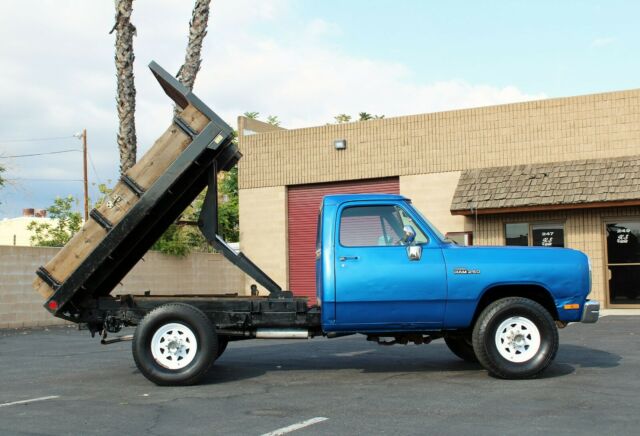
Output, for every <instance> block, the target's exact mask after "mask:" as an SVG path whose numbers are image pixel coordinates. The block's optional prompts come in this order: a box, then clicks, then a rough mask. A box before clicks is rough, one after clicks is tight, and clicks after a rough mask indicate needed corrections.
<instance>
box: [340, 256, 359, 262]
mask: <svg viewBox="0 0 640 436" xmlns="http://www.w3.org/2000/svg"><path fill="white" fill-rule="evenodd" d="M358 259H360V258H359V257H358V256H340V262H344V261H345V260H358Z"/></svg>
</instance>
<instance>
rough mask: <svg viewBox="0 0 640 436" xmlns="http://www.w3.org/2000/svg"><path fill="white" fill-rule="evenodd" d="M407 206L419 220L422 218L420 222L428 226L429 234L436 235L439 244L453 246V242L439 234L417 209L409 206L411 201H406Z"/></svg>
mask: <svg viewBox="0 0 640 436" xmlns="http://www.w3.org/2000/svg"><path fill="white" fill-rule="evenodd" d="M407 206H408V207H410V208H411V210H413V211H414V212H415V213H416V214H418V216H419V217H420V218H422V220H423V221H424V222H425V223H426V224H427V226H429V229H431V232H432V233H433V234H435V235H436V238H438V239H439V240H440V242H446V243H449V244H454V242H453V241H452V240H451V239H448V238H446V237H445V236H444V235H443V234H442V233H440V230H438V229H437V228H436V227H435V226H434V225H433V224H431V221H429V220H428V219H427V217H425V216H424V215H423V214H422V212H420V211H419V210H418V209H416V208H415V207H413V205H412V204H411V201H409V200H408V201H407Z"/></svg>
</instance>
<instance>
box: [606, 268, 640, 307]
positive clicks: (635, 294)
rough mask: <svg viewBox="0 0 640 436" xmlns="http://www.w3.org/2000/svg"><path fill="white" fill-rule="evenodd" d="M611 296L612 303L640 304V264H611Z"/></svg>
mask: <svg viewBox="0 0 640 436" xmlns="http://www.w3.org/2000/svg"><path fill="white" fill-rule="evenodd" d="M609 270H610V271H611V279H610V280H609V296H610V302H611V303H612V304H640V266H637V265H630V266H610V267H609Z"/></svg>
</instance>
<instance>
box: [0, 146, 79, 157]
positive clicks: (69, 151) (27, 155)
mask: <svg viewBox="0 0 640 436" xmlns="http://www.w3.org/2000/svg"><path fill="white" fill-rule="evenodd" d="M74 151H82V150H78V149H75V148H74V149H70V150H57V151H47V152H44V153H31V154H14V155H13V156H0V159H9V158H16V157H33V156H45V155H48V154H61V153H71V152H74Z"/></svg>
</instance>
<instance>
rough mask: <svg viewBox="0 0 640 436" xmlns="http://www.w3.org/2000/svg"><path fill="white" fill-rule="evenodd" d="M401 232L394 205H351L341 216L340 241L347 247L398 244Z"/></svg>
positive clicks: (400, 223) (400, 224)
mask: <svg viewBox="0 0 640 436" xmlns="http://www.w3.org/2000/svg"><path fill="white" fill-rule="evenodd" d="M401 234H402V221H401V220H400V218H399V216H398V215H397V213H396V210H395V208H394V207H393V206H361V207H350V208H347V209H345V210H344V212H342V216H341V218H340V243H341V244H342V245H344V246H346V247H371V246H381V245H397V244H398V241H399V240H400V238H401Z"/></svg>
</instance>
